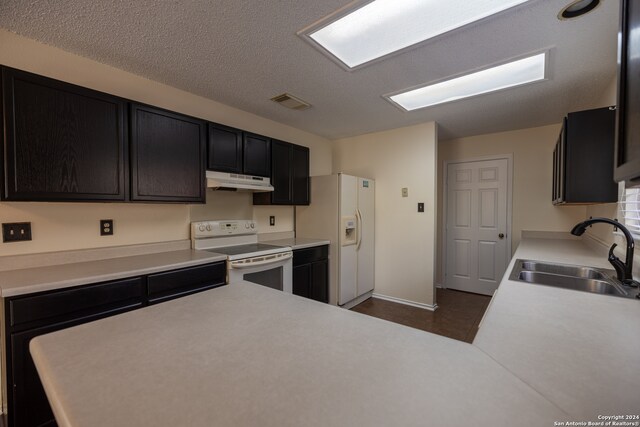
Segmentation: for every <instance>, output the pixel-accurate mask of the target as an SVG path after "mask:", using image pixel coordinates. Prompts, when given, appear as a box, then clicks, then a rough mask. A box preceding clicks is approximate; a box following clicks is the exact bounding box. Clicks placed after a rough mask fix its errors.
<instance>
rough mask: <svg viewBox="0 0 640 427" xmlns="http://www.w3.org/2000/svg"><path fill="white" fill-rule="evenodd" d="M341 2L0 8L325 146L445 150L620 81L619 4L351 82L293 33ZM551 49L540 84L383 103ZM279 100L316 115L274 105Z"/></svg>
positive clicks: (472, 34) (61, 2)
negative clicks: (374, 138)
mask: <svg viewBox="0 0 640 427" xmlns="http://www.w3.org/2000/svg"><path fill="white" fill-rule="evenodd" d="M348 2H349V0H321V1H318V0H270V1H260V0H254V1H241V0H214V1H212V0H180V1H178V0H171V1H170V0H163V1H158V0H132V1H122V0H56V1H41V0H40V1H37V0H31V1H25V0H17V1H13V0H2V2H0V27H4V28H6V29H8V30H10V31H13V32H16V33H18V34H21V35H23V36H26V37H29V38H32V39H36V40H39V41H42V42H44V43H47V44H50V45H53V46H57V47H60V48H62V49H64V50H67V51H70V52H74V53H76V54H79V55H82V56H85V57H88V58H92V59H94V60H97V61H99V62H102V63H106V64H109V65H113V66H115V67H118V68H121V69H124V70H127V71H130V72H132V73H135V74H138V75H141V76H145V77H147V78H149V79H153V80H157V81H161V82H163V83H166V84H168V85H171V86H175V87H178V88H181V89H184V90H187V91H190V92H193V93H196V94H198V95H202V96H205V97H208V98H211V99H214V100H216V101H220V102H222V103H225V104H227V105H231V106H234V107H237V108H240V109H242V110H245V111H249V112H252V113H255V114H258V115H260V116H263V117H267V118H270V119H273V120H276V121H279V122H281V123H286V124H289V125H291V126H294V127H297V128H300V129H304V130H307V131H309V132H312V133H315V134H318V135H322V136H325V137H328V138H331V139H335V138H340V137H345V136H353V135H359V134H363V133H368V132H374V131H379V130H384V129H391V128H395V127H400V126H406V125H411V124H417V123H421V122H425V121H432V120H434V121H436V122H438V123H439V125H440V128H439V134H440V138H441V139H450V138H454V137H462V136H469V135H477V134H482V133H490V132H499V131H505V130H512V129H519V128H525V127H533V126H540V125H545V124H551V123H558V122H560V120H561V118H562V117H563V116H564V115H565V114H566V113H567V112H569V111H575V110H580V109H586V108H592V107H595V106H599V105H597V102H598V100H599V99H600V98H601V96H602V93H603V92H604V90H605V89H606V87H607V86H608V84H609V83H610V82H611V80H612V79H613V77H614V76H615V72H616V43H617V25H618V7H619V2H618V1H615V0H603V1H602V5H601V6H600V7H598V8H597V9H596V10H595V11H594V12H592V13H590V14H588V15H586V16H583V17H581V18H578V19H576V20H573V21H559V20H558V19H557V18H556V16H557V14H558V12H559V10H560V9H562V7H564V6H565V5H566V4H568V3H569V2H570V0H531V1H529V2H527V3H525V4H524V5H522V6H520V7H517V8H515V9H511V10H508V11H506V12H503V13H502V14H499V15H496V16H493V17H489V18H487V19H485V20H483V21H481V22H479V23H475V24H472V25H471V26H468V27H465V28H462V29H459V30H456V31H454V32H452V33H450V34H446V35H443V36H441V37H439V38H438V39H436V40H434V41H431V42H427V43H425V44H423V45H421V46H419V47H417V48H415V49H412V50H409V51H406V52H403V53H401V54H398V55H395V56H392V57H390V58H387V59H385V60H382V61H379V62H375V63H373V64H371V65H369V66H367V67H364V68H362V69H359V70H356V71H352V72H349V71H345V70H343V69H342V68H340V67H339V66H338V65H336V64H335V63H334V62H333V61H331V60H330V59H328V58H327V57H325V56H324V55H323V54H322V53H320V52H319V51H317V50H315V49H314V48H313V47H311V46H310V45H309V44H308V43H306V42H305V41H303V40H302V39H301V38H300V37H298V36H297V35H296V33H297V32H298V31H299V30H301V29H302V28H304V27H306V26H308V25H310V24H312V23H314V22H315V21H317V20H319V19H321V18H323V17H325V16H326V15H328V14H330V13H331V12H333V11H335V10H336V9H338V8H340V7H342V6H344V5H345V4H347V3H348ZM549 48H551V55H550V59H551V63H550V69H551V73H550V79H549V80H548V81H544V82H541V83H536V84H532V85H528V86H523V87H519V88H515V89H510V90H506V91H502V92H499V93H494V94H488V95H483V96H480V97H477V98H473V99H468V100H461V101H456V102H452V103H449V104H445V105H441V106H435V107H430V108H426V109H423V110H419V111H414V112H410V113H408V112H403V111H400V110H399V109H398V108H397V107H394V106H393V105H392V104H390V103H389V102H388V101H386V100H385V99H383V98H382V95H383V94H387V93H391V92H396V91H398V90H402V89H404V88H407V87H411V86H415V85H419V84H422V83H426V82H430V81H436V80H441V79H443V78H445V77H447V76H451V75H456V74H460V73H465V72H468V71H471V70H474V69H477V68H483V67H485V66H486V65H489V64H493V63H496V62H503V61H505V60H506V59H509V58H513V57H517V56H521V55H523V54H526V53H530V52H535V51H539V50H542V49H549ZM282 92H289V93H292V94H294V95H296V96H298V97H300V98H302V99H304V100H305V101H307V102H310V103H311V104H312V105H313V108H310V109H308V110H305V111H291V110H287V109H285V108H283V107H281V106H279V105H277V104H275V103H273V102H272V101H270V100H269V99H270V98H271V97H273V96H275V95H278V94H280V93H282Z"/></svg>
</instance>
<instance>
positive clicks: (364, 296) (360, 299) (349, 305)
mask: <svg viewBox="0 0 640 427" xmlns="http://www.w3.org/2000/svg"><path fill="white" fill-rule="evenodd" d="M372 295H373V291H369V292H367V293H366V294H362V295H360V296H359V297H357V298H354V299H352V300H351V301H349V302H348V303H345V304H343V305H341V306H340V307H341V308H346V309H347V310H351V309H352V308H353V307H355V306H356V305H358V304H360V303H361V302H363V301H366V300H368V299H369V298H371V296H372Z"/></svg>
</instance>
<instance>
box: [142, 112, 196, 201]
mask: <svg viewBox="0 0 640 427" xmlns="http://www.w3.org/2000/svg"><path fill="white" fill-rule="evenodd" d="M205 143H206V123H205V122H204V121H202V120H198V119H195V118H192V117H188V116H183V115H181V114H176V113H172V112H169V111H165V110H161V109H158V108H154V107H149V106H145V105H140V104H132V106H131V200H134V201H150V202H153V201H157V202H182V203H188V202H199V203H204V198H205V173H204V152H205Z"/></svg>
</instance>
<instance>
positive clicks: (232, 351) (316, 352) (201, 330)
mask: <svg viewBox="0 0 640 427" xmlns="http://www.w3.org/2000/svg"><path fill="white" fill-rule="evenodd" d="M132 325H135V327H132ZM78 349H82V351H78ZM31 352H32V355H33V358H34V360H35V362H36V365H37V367H38V371H39V372H40V376H41V378H42V382H43V384H44V386H45V389H46V391H47V394H48V396H49V399H50V402H51V404H52V407H53V409H54V413H55V415H56V419H57V420H58V423H59V424H60V426H61V427H66V426H69V427H70V426H92V427H99V426H113V425H117V426H154V427H158V426H177V425H184V426H187V425H188V426H212V425H215V426H323V427H325V426H355V425H367V426H390V425H402V426H424V425H426V424H429V425H437V426H456V427H457V426H462V425H482V426H484V425H492V426H512V425H514V424H517V425H546V426H548V425H553V421H554V420H559V419H564V418H565V417H566V414H565V413H564V412H563V411H562V410H560V409H559V408H557V407H556V406H555V405H554V404H553V403H551V402H549V401H548V400H546V399H545V398H544V397H542V396H540V395H539V394H538V393H536V392H535V391H534V390H532V389H531V388H529V387H528V386H527V385H526V384H524V383H523V382H522V381H520V380H519V379H518V378H516V377H515V376H513V375H512V374H511V373H509V372H508V371H507V370H506V369H504V368H503V367H501V366H500V365H499V364H498V363H496V362H495V361H494V360H492V359H491V358H490V357H488V356H487V355H486V354H484V353H483V352H482V351H480V350H479V349H477V348H475V347H473V346H471V345H469V344H466V343H462V342H458V341H454V340H451V339H448V338H444V337H441V336H438V335H433V334H430V333H427V332H423V331H420V330H417V329H411V328H407V327H405V326H401V325H397V324H393V323H390V322H386V321H384V320H379V319H375V318H371V317H368V316H364V315H361V314H358V313H354V312H350V311H347V310H344V309H341V308H338V307H333V306H327V305H326V304H321V303H317V302H314V301H310V300H307V299H305V298H300V297H297V296H294V295H290V294H284V293H282V292H279V291H275V290H272V289H268V288H265V287H261V286H259V285H254V284H250V283H247V282H240V283H232V284H230V285H228V286H223V287H220V288H216V289H213V290H210V291H206V292H202V293H200V294H197V295H192V296H188V297H184V298H180V299H177V300H173V301H169V302H167V303H163V304H159V305H157V306H153V307H147V308H143V309H140V310H137V311H134V312H130V313H125V314H122V315H118V316H114V317H110V318H107V319H103V320H99V321H96V322H92V323H88V324H84V325H80V326H77V327H74V328H71V329H65V330H62V331H59V332H55V333H53V334H49V335H44V336H40V337H37V338H35V339H34V340H32V341H31Z"/></svg>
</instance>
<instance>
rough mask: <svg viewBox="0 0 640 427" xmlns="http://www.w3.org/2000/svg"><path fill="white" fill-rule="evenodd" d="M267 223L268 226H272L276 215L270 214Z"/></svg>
mask: <svg viewBox="0 0 640 427" xmlns="http://www.w3.org/2000/svg"><path fill="white" fill-rule="evenodd" d="M269 225H270V226H274V225H276V217H275V216H273V215H271V216H270V217H269Z"/></svg>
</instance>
